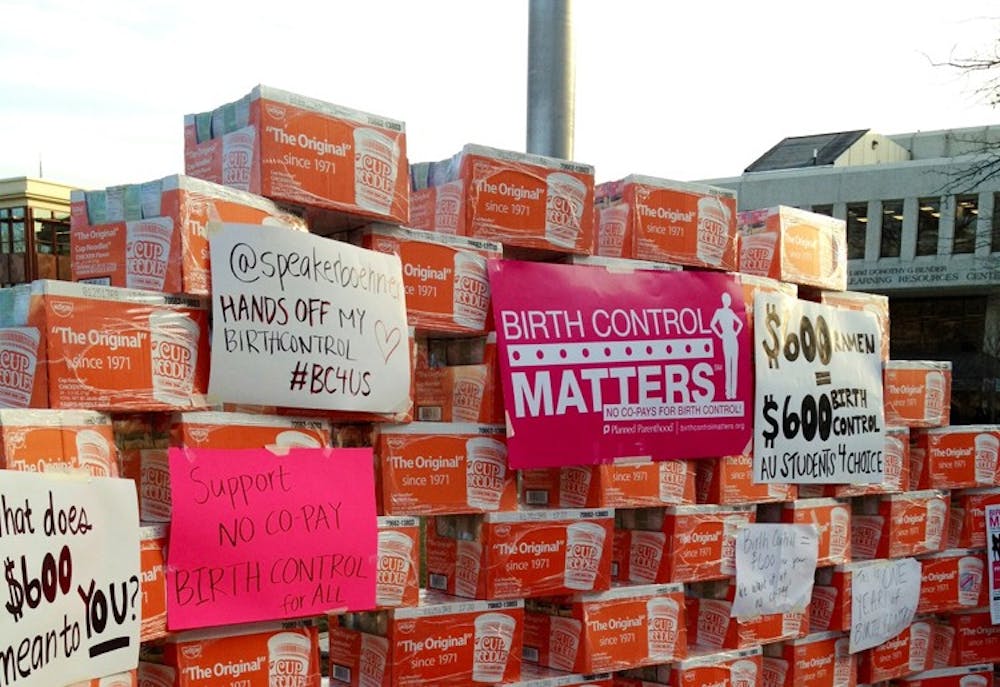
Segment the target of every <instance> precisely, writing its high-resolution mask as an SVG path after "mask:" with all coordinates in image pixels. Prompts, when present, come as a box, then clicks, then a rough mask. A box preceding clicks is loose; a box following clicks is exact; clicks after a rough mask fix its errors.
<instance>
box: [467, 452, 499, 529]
mask: <svg viewBox="0 0 1000 687" xmlns="http://www.w3.org/2000/svg"><path fill="white" fill-rule="evenodd" d="M465 446H466V456H467V459H466V483H465V484H466V496H467V499H468V504H469V506H470V507H471V508H477V509H480V510H484V511H495V510H497V509H499V508H500V497H501V495H502V494H503V489H504V482H505V480H506V479H507V447H506V446H505V445H504V444H503V442H500V441H497V440H496V439H490V438H488V437H476V438H473V439H469V440H468V441H467V442H466V444H465Z"/></svg>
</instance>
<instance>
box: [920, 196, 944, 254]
mask: <svg viewBox="0 0 1000 687" xmlns="http://www.w3.org/2000/svg"><path fill="white" fill-rule="evenodd" d="M917 202H918V203H919V210H918V212H917V255H937V247H938V227H939V226H940V224H941V200H940V199H939V198H921V199H920V200H919V201H917Z"/></svg>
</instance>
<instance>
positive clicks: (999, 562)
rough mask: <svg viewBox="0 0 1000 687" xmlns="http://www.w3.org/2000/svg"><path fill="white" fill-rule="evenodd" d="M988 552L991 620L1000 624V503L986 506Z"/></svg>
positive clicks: (995, 623)
mask: <svg viewBox="0 0 1000 687" xmlns="http://www.w3.org/2000/svg"><path fill="white" fill-rule="evenodd" d="M986 554H987V556H986V560H987V561H989V581H990V587H989V589H990V622H991V623H993V624H994V625H1000V505H993V506H986Z"/></svg>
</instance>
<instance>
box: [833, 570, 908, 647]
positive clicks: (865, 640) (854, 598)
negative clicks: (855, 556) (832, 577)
mask: <svg viewBox="0 0 1000 687" xmlns="http://www.w3.org/2000/svg"><path fill="white" fill-rule="evenodd" d="M919 598H920V563H919V561H917V560H916V559H914V558H900V559H898V560H894V561H886V562H884V563H875V564H872V565H863V566H859V567H857V568H855V569H854V570H852V571H851V647H850V650H851V653H852V654H853V653H857V652H858V651H863V650H865V649H871V648H872V647H874V646H878V645H879V644H882V643H884V642H887V641H889V640H890V639H892V638H893V637H895V636H896V635H898V634H899V633H900V632H902V631H903V630H904V629H906V628H907V627H909V626H910V624H911V623H912V622H913V616H914V615H915V614H916V612H917V602H918V600H919Z"/></svg>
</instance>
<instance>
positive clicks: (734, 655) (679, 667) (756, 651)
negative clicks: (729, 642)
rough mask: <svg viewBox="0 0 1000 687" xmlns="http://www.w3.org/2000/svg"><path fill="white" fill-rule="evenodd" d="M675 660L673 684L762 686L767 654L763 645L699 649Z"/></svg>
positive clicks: (677, 686)
mask: <svg viewBox="0 0 1000 687" xmlns="http://www.w3.org/2000/svg"><path fill="white" fill-rule="evenodd" d="M688 655H689V658H687V659H686V660H683V661H680V662H678V663H675V664H674V667H673V670H671V671H670V681H669V682H668V683H667V684H669V685H671V687H762V685H763V667H764V666H763V655H762V652H761V648H760V647H759V646H756V647H753V648H751V649H741V650H739V651H712V650H704V651H702V650H699V651H697V652H689V653H688Z"/></svg>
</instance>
